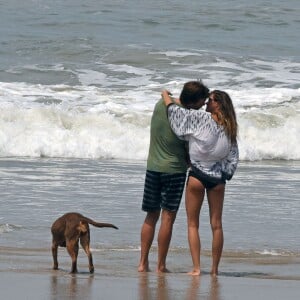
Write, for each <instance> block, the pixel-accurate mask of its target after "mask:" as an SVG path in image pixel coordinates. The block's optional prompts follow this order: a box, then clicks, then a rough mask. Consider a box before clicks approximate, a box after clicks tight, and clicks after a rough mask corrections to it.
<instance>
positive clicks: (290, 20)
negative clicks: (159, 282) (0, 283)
mask: <svg viewBox="0 0 300 300" xmlns="http://www.w3.org/2000/svg"><path fill="white" fill-rule="evenodd" d="M299 15H300V3H299V1H297V0H289V1H278V0H273V1H267V0H253V1H251V2H249V1H239V2H238V3H236V1H232V0H224V1H207V2H203V1H191V0H187V1H184V2H183V1H178V0H175V1H163V2H162V1H156V0H151V1H137V0H131V1H123V0H116V1H106V0H103V1H95V0H94V1H93V0H88V1H78V0H72V1H70V0H65V1H62V0H53V1H46V0H29V1H25V2H24V1H23V2H22V1H18V0H10V1H6V2H4V1H1V2H0V45H1V47H0V193H1V199H0V249H1V251H4V252H5V251H6V250H5V249H8V250H9V249H37V251H38V252H39V251H41V252H43V253H48V252H47V251H48V250H49V245H50V241H51V236H50V231H49V228H50V226H51V223H52V222H53V221H54V219H55V218H57V217H58V216H59V215H61V214H62V213H64V212H67V211H73V210H78V211H81V212H82V213H84V214H86V215H88V216H90V217H93V218H95V219H98V218H99V221H108V222H111V223H115V224H116V225H117V226H119V227H120V230H119V231H111V230H109V229H103V230H97V229H95V230H93V231H92V247H93V249H94V251H96V253H97V252H99V253H103V252H104V253H105V255H107V256H108V257H110V255H112V256H113V257H114V255H116V256H118V255H119V256H118V257H122V253H123V254H124V253H125V254H124V256H126V255H127V257H132V259H131V260H129V261H126V263H127V264H128V265H127V264H126V267H127V270H128V269H131V268H132V266H135V264H136V263H137V261H136V260H137V257H138V251H139V230H140V225H141V223H142V221H143V218H144V214H143V213H142V212H141V210H140V204H141V197H142V192H143V180H144V173H145V160H146V158H147V151H148V145H149V129H150V128H149V126H150V118H151V114H152V110H153V107H154V105H155V103H156V101H157V100H158V99H159V98H160V92H161V90H162V89H165V88H167V89H169V90H170V91H172V92H173V94H174V95H175V96H176V95H179V93H180V91H181V88H182V86H183V84H184V83H185V82H186V81H189V80H195V79H201V80H203V81H204V83H205V84H207V85H208V87H209V88H210V89H211V90H213V89H223V90H225V91H227V92H228V93H229V94H230V95H231V97H232V99H233V102H234V105H235V109H236V113H237V117H238V123H239V139H238V142H239V147H240V158H241V163H240V166H239V168H238V170H237V173H236V175H235V176H234V178H233V179H232V181H231V182H230V183H229V184H228V187H227V194H226V200H225V208H224V227H225V249H224V257H225V258H226V259H225V262H224V263H225V265H224V266H223V268H224V269H225V271H228V272H233V273H234V274H238V275H239V274H240V273H239V271H238V270H240V269H243V268H245V266H241V265H240V264H241V261H242V262H243V261H247V267H246V269H247V270H248V271H249V272H250V273H251V272H252V273H251V274H258V275H261V273H260V272H261V270H262V269H265V268H268V267H267V266H269V265H270V266H271V270H269V271H268V272H269V273H268V274H281V275H282V274H284V275H286V276H288V275H290V274H292V275H293V276H298V278H299V276H300V275H299V256H300V253H299V249H300V239H299V234H298V230H299V228H300V223H299V220H300V215H299V214H300V207H299V205H300V201H299V200H300V199H299V194H300V191H299V186H300V184H299V181H300V179H299V171H300V162H299V161H300V135H299V132H300V125H299V124H300V121H299V120H300V116H299V107H300V104H299V103H300V101H299V100H300V80H299V79H300V76H299V74H300V56H299V50H300V49H299V38H298V37H299V32H300V21H299ZM203 214H204V215H203V222H202V225H201V226H202V227H201V228H202V229H201V235H202V239H203V247H204V253H205V254H206V255H207V257H208V256H209V249H210V229H209V226H208V217H207V214H208V212H207V207H204V210H203ZM175 230H176V235H174V238H173V240H172V247H171V250H170V251H171V255H170V259H171V260H172V254H173V255H174V259H173V261H172V262H173V264H175V266H176V264H178V265H177V268H178V269H180V268H185V267H184V266H183V265H188V261H189V252H188V246H187V241H186V222H185V213H184V205H182V207H181V210H180V212H179V215H178V218H177V221H176V224H175ZM112 249H114V251H111V250H112ZM154 249H155V245H154ZM14 251H17V250H14ZM1 253H2V252H1ZM129 253H130V254H129ZM9 255H10V254H9V251H8V254H7V256H8V257H9ZM4 256H5V258H6V254H5V255H4ZM178 256H180V257H182V259H183V258H185V259H186V260H187V261H185V260H184V259H183V260H182V261H181V260H177V259H176V257H178ZM123 258H124V257H123ZM135 259H136V260H135ZM153 259H155V258H153ZM4 260H5V259H4ZM181 262H182V263H181ZM123 263H125V262H124V261H123ZM47 264H48V262H47ZM208 264H209V262H208ZM16 265H17V262H15V261H13V260H11V261H10V260H9V262H8V269H9V268H17V266H16ZM207 269H208V267H207ZM134 270H135V269H134ZM180 270H181V269H180ZM297 270H298V271H297Z"/></svg>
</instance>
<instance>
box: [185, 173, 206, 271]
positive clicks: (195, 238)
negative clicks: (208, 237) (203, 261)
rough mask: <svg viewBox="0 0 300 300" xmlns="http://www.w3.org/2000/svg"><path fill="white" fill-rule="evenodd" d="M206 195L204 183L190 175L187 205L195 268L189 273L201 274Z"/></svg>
mask: <svg viewBox="0 0 300 300" xmlns="http://www.w3.org/2000/svg"><path fill="white" fill-rule="evenodd" d="M204 195H205V188H204V186H203V185H202V183H201V182H200V181H199V180H198V179H196V178H194V177H191V176H190V177H189V178H188V183H187V187H186V195H185V207H186V214H187V222H188V240H189V246H190V251H191V256H192V261H193V270H192V271H191V272H189V273H188V274H189V275H200V273H201V269H200V249H201V243H200V236H199V216H200V210H201V206H202V203H203V199H204Z"/></svg>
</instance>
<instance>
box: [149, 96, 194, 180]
mask: <svg viewBox="0 0 300 300" xmlns="http://www.w3.org/2000/svg"><path fill="white" fill-rule="evenodd" d="M187 157H188V154H187V148H186V142H185V141H183V140H180V139H179V138H178V137H177V136H176V135H175V133H174V132H173V131H172V129H171V127H170V124H169V120H168V116H167V110H166V106H165V104H164V102H163V101H162V100H160V101H158V102H157V103H156V105H155V108H154V111H153V115H152V119H151V129H150V147H149V154H148V160H147V170H150V171H156V172H162V173H171V174H172V173H185V172H186V170H187Z"/></svg>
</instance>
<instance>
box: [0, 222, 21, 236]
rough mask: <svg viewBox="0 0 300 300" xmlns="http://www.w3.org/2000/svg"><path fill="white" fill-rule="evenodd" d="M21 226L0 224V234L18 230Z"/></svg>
mask: <svg viewBox="0 0 300 300" xmlns="http://www.w3.org/2000/svg"><path fill="white" fill-rule="evenodd" d="M21 228H22V227H21V226H19V225H14V224H7V223H6V224H0V234H3V233H8V232H12V231H16V230H20V229H21Z"/></svg>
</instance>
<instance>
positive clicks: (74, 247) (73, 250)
mask: <svg viewBox="0 0 300 300" xmlns="http://www.w3.org/2000/svg"><path fill="white" fill-rule="evenodd" d="M66 246H67V250H68V252H69V254H70V256H71V259H72V268H71V273H77V256H78V249H79V246H78V240H68V241H67V244H66Z"/></svg>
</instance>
